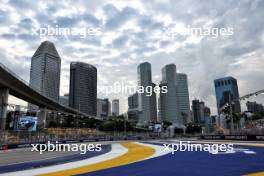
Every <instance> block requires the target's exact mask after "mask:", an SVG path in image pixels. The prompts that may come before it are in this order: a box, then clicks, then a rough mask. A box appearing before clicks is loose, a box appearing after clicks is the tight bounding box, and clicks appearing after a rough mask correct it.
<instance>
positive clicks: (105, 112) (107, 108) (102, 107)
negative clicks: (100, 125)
mask: <svg viewBox="0 0 264 176" xmlns="http://www.w3.org/2000/svg"><path fill="white" fill-rule="evenodd" d="M96 116H97V117H98V118H99V119H101V120H105V119H107V118H108V117H109V116H111V103H110V102H109V100H108V99H107V98H105V99H99V98H98V99H97V115H96Z"/></svg>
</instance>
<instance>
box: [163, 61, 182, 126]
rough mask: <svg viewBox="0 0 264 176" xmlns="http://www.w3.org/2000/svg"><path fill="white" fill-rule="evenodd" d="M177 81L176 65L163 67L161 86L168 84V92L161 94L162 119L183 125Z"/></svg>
mask: <svg viewBox="0 0 264 176" xmlns="http://www.w3.org/2000/svg"><path fill="white" fill-rule="evenodd" d="M177 82H178V81H177V75H176V65H175V64H169V65H166V66H165V67H163V68H162V81H161V84H160V86H167V90H168V92H167V93H161V94H160V107H161V109H160V110H161V118H162V121H167V122H171V123H173V124H180V125H181V124H183V119H182V117H181V115H180V107H179V103H178V102H179V101H178V97H177Z"/></svg>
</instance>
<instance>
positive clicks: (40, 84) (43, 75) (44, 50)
mask: <svg viewBox="0 0 264 176" xmlns="http://www.w3.org/2000/svg"><path fill="white" fill-rule="evenodd" d="M60 71H61V58H60V56H59V54H58V52H57V50H56V48H55V46H54V44H53V43H51V42H49V41H44V42H42V43H41V44H40V46H39V47H38V49H37V51H36V52H35V54H34V55H33V57H32V58H31V68H30V81H29V84H30V86H31V87H32V88H34V89H35V90H37V91H38V92H40V93H42V94H43V95H44V96H46V97H48V98H50V99H53V100H54V101H57V102H59V92H60ZM36 108H37V107H36V106H34V105H31V104H30V105H29V109H30V110H36Z"/></svg>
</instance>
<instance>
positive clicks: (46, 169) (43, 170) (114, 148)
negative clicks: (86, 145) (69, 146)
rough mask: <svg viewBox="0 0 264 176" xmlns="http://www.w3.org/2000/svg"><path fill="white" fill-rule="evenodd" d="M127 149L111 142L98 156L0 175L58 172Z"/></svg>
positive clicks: (90, 162) (102, 158) (114, 154)
mask: <svg viewBox="0 0 264 176" xmlns="http://www.w3.org/2000/svg"><path fill="white" fill-rule="evenodd" d="M127 151H128V150H127V148H125V147H123V146H122V145H121V144H119V143H117V144H112V149H111V151H110V152H108V153H105V154H102V155H99V156H95V157H92V158H87V159H84V160H79V161H74V162H69V163H64V164H59V165H53V166H48V167H42V168H35V169H30V170H24V171H16V172H9V173H3V174H0V176H16V175H19V176H33V175H40V174H45V173H47V172H48V173H51V172H58V171H63V170H65V168H67V169H72V168H78V167H82V166H87V165H90V164H95V163H99V162H102V161H105V160H107V159H112V158H116V157H119V156H122V155H123V154H125V153H127Z"/></svg>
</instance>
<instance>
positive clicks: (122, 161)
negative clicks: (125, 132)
mask: <svg viewBox="0 0 264 176" xmlns="http://www.w3.org/2000/svg"><path fill="white" fill-rule="evenodd" d="M122 145H123V146H124V147H126V148H127V149H128V152H127V153H126V154H124V155H122V156H120V157H116V158H113V159H110V160H106V161H103V162H100V163H96V164H91V165H87V166H83V167H79V168H74V169H68V170H64V171H59V172H53V173H47V174H41V175H39V176H61V175H63V176H70V175H77V174H84V173H89V172H93V171H98V170H102V169H107V168H112V167H117V166H122V165H126V164H130V163H134V162H137V161H140V160H142V159H145V158H148V157H150V156H152V155H153V154H155V149H154V148H152V147H149V146H144V145H141V144H137V143H123V144H122Z"/></svg>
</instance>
